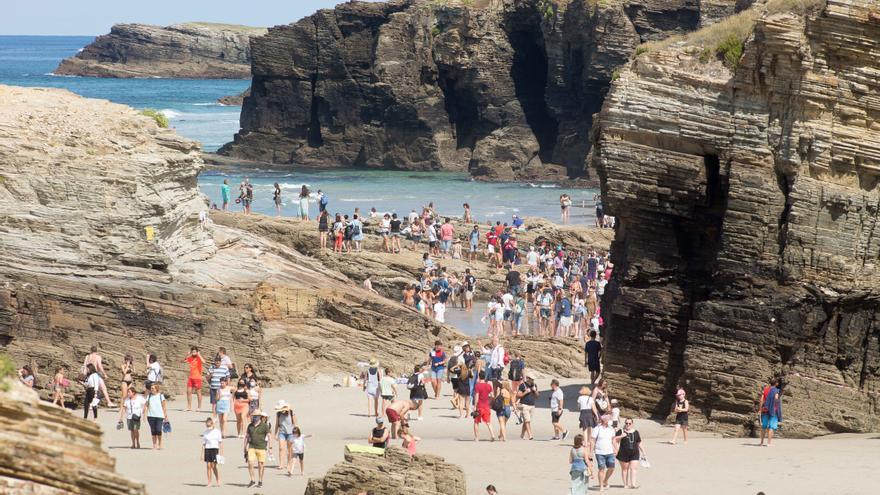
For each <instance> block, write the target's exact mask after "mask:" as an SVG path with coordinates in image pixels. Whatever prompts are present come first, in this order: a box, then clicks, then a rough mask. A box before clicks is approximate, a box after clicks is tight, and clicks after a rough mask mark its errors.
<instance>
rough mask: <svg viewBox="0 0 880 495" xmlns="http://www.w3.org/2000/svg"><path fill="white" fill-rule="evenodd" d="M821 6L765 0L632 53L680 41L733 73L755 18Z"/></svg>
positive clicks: (820, 1) (817, 0)
mask: <svg viewBox="0 0 880 495" xmlns="http://www.w3.org/2000/svg"><path fill="white" fill-rule="evenodd" d="M824 6H825V0H767V1H766V2H764V3H757V4H755V5H753V6H752V7H751V8H749V9H747V10H744V11H742V12H740V13H738V14H735V15H732V16H730V17H728V18H726V19H724V20H722V21H720V22H717V23H715V24H712V25H711V26H707V27H704V28H703V29H699V30H697V31H694V32H693V33H689V34H686V35H675V36H670V37H668V38H666V39H663V40H661V41H649V42H647V43H642V44H641V45H639V47H638V48H636V54H637V55H638V54H641V53H645V52H648V51H652V52H653V51H659V50H662V49H664V48H667V47H669V46H670V45H672V44H675V43H680V42H683V43H684V44H685V45H686V46H694V47H700V48H701V49H702V52H701V53H700V61H701V62H704V63H705V62H709V61H710V60H711V59H712V56H713V55H714V56H716V57H718V58H719V59H721V60H722V61H723V62H724V64H725V65H726V66H727V67H729V68H730V69H731V70H736V67H737V65H739V59H740V58H741V57H742V54H743V50H744V48H745V42H746V40H747V39H748V38H749V36H751V35H752V31H753V30H754V29H755V24H757V22H758V20H759V19H761V18H762V17H764V16H771V15H775V14H782V13H793V14H799V15H803V14H805V13H806V12H808V11H810V10H813V9H815V8H820V7H824Z"/></svg>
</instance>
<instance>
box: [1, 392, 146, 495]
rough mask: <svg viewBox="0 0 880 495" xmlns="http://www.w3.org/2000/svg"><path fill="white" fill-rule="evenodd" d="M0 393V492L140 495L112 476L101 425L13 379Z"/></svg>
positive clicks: (135, 486)
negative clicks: (83, 417) (41, 398)
mask: <svg viewBox="0 0 880 495" xmlns="http://www.w3.org/2000/svg"><path fill="white" fill-rule="evenodd" d="M2 385H3V386H4V387H6V388H7V389H8V390H6V391H0V493H10V494H11V493H27V494H33V495H68V494H70V495H73V494H89V495H118V494H125V495H143V494H145V493H146V492H145V490H144V487H143V485H141V484H139V483H134V482H132V481H129V480H128V479H126V478H123V477H122V476H119V475H117V474H116V471H115V465H116V462H115V460H114V459H113V458H112V457H110V455H109V454H107V452H105V451H104V449H102V448H101V428H100V427H99V426H97V425H96V424H95V423H92V422H89V421H85V420H82V419H77V418H74V417H73V416H71V415H70V414H68V413H67V412H66V411H64V410H63V409H61V408H60V407H56V406H54V405H50V404H49V403H46V402H43V401H40V400H39V398H38V397H37V394H36V393H34V391H33V390H30V389H28V388H26V387H24V386H23V385H19V384H18V383H5V384H2Z"/></svg>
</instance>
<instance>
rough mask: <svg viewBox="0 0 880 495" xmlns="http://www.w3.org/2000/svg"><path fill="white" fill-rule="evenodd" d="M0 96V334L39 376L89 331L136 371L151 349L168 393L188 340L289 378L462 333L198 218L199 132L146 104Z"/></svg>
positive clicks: (294, 255) (396, 360)
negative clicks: (145, 112) (181, 132)
mask: <svg viewBox="0 0 880 495" xmlns="http://www.w3.org/2000/svg"><path fill="white" fill-rule="evenodd" d="M0 107H2V108H0V163H2V164H3V165H2V169H0V178H2V181H0V205H2V208H3V210H4V213H5V215H4V217H3V222H2V229H3V235H2V236H0V252H2V257H0V259H2V263H0V280H2V284H0V346H2V348H3V349H4V350H5V351H6V352H8V353H9V354H10V355H11V356H12V357H13V358H14V359H15V360H16V362H17V363H18V364H19V365H21V364H24V363H31V364H33V365H35V366H36V368H37V369H38V370H39V371H38V374H39V378H40V380H39V381H40V383H46V381H47V380H48V379H49V377H50V374H51V373H52V372H53V371H54V368H55V367H56V366H58V365H65V366H67V367H68V369H70V370H72V371H73V372H74V373H76V372H77V371H78V369H79V367H78V364H77V363H78V362H81V360H82V358H83V357H84V356H85V354H86V353H87V352H88V348H89V347H90V346H92V345H96V344H97V345H98V346H99V348H100V351H101V353H102V354H103V355H104V356H105V363H106V364H105V367H106V368H107V369H109V370H112V369H114V368H116V367H117V366H118V365H119V364H120V363H121V360H122V357H123V356H124V355H125V354H132V355H134V356H135V357H136V363H135V364H136V373H135V375H136V379H137V380H138V381H140V380H141V379H142V378H143V377H144V364H142V363H143V362H144V360H145V356H146V353H148V352H155V353H157V355H158V357H159V360H160V362H162V363H163V364H164V365H165V369H166V377H167V378H168V380H167V381H166V387H167V388H168V390H169V391H170V392H172V393H173V392H175V391H177V390H178V388H179V387H180V386H181V384H183V376H184V373H185V369H184V367H185V364H184V363H182V362H181V360H182V359H183V357H184V356H185V355H186V353H187V351H188V349H189V346H190V345H199V346H201V347H202V349H204V350H205V353H206V355H210V354H211V353H213V352H215V350H216V348H217V347H218V346H220V345H225V346H226V347H227V348H228V349H229V350H230V352H231V354H232V356H233V357H234V358H235V360H236V361H237V362H238V363H242V364H243V363H244V362H252V363H254V364H255V366H256V367H257V368H258V369H261V370H263V371H262V374H263V376H264V377H265V379H266V380H269V381H272V380H285V381H287V380H303V379H306V378H310V377H312V376H314V375H316V374H319V373H334V372H340V371H347V372H350V371H352V370H353V369H356V366H355V364H356V362H357V361H362V360H364V359H368V358H369V357H370V356H371V355H372V354H374V353H375V354H378V357H380V358H381V359H383V360H384V361H385V362H388V363H389V364H394V365H397V366H400V369H403V368H404V367H410V366H412V363H413V362H414V361H415V360H417V359H419V358H421V357H422V354H423V353H424V351H425V349H427V347H428V346H430V343H431V342H432V341H433V339H434V338H437V337H439V338H441V339H444V340H447V339H448V340H457V339H459V338H462V337H461V336H460V335H459V334H457V333H456V332H454V331H452V330H450V329H448V328H443V327H439V326H437V325H435V324H434V323H433V322H431V321H429V320H427V319H425V318H423V317H422V316H420V315H418V314H417V313H415V312H412V311H409V310H406V309H405V308H403V307H402V306H400V305H398V304H396V303H392V302H390V301H388V300H385V299H384V298H381V297H378V296H375V295H371V294H368V293H366V292H364V291H362V290H361V289H359V288H357V287H352V285H354V284H352V283H351V282H350V281H349V280H348V279H347V278H346V277H345V276H343V275H341V274H339V273H338V272H335V271H332V270H328V269H324V268H322V267H321V266H320V264H319V263H315V262H314V260H313V259H311V258H308V257H307V256H305V255H302V254H300V253H298V252H296V251H293V250H291V249H290V248H287V247H284V246H281V245H279V244H276V243H274V242H271V241H268V240H264V239H260V238H257V237H255V236H253V235H245V234H244V233H243V232H241V231H237V230H235V229H227V228H222V227H217V228H214V229H212V230H210V231H208V230H203V229H202V228H201V227H200V226H199V220H198V214H199V212H200V211H202V210H204V209H205V208H206V207H205V204H204V202H203V200H202V199H201V198H200V197H199V194H198V189H197V185H196V173H197V171H198V169H199V167H200V165H201V158H200V155H199V152H198V149H197V145H196V144H195V143H194V142H192V141H189V140H186V139H183V138H180V137H178V136H177V135H176V134H175V133H174V132H173V131H170V130H167V129H160V128H159V127H158V126H157V125H156V123H155V122H154V121H153V120H152V119H149V118H147V117H143V116H140V115H139V114H137V112H135V111H134V110H132V109H130V108H128V107H124V106H121V105H116V104H111V103H108V102H102V101H97V100H85V99H83V98H79V97H76V96H74V95H71V94H69V93H66V92H63V91H55V90H37V89H21V88H10V87H0ZM148 227H149V228H152V231H153V239H152V240H150V239H149V238H148V233H147V231H146V229H147V228H148ZM388 342H394V343H395V345H390V346H389V345H385V344H386V343H388ZM294 363H295V366H293V365H292V364H294ZM281 364H284V365H283V366H281ZM110 376H111V377H113V376H114V374H112V373H111V375H110ZM114 382H115V380H111V381H110V382H108V388H112V389H115V388H116V386H115V383H114ZM73 391H74V392H78V390H73Z"/></svg>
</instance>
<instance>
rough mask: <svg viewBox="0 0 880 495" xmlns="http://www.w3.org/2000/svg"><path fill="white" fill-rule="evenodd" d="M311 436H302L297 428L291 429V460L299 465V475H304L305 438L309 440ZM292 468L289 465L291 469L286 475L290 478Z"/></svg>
mask: <svg viewBox="0 0 880 495" xmlns="http://www.w3.org/2000/svg"><path fill="white" fill-rule="evenodd" d="M310 436H311V435H303V434H302V430H300V429H299V426H294V427H293V441H292V442H291V445H292V446H293V460H294V462H298V463H299V475H300V476H304V475H305V469H306V464H305V459H306V438H309V437H310ZM292 468H293V466H292V465H291V469H289V470H288V471H287V475H288V476H291V475H292V474H293V472H292Z"/></svg>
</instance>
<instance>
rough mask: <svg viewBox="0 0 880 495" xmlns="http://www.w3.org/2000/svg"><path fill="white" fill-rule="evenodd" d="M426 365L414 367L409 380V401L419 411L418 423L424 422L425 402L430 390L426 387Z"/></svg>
mask: <svg viewBox="0 0 880 495" xmlns="http://www.w3.org/2000/svg"><path fill="white" fill-rule="evenodd" d="M424 368H425V367H424V365H422V364H417V365H415V366H413V373H412V375H410V377H409V380H408V381H407V384H406V386H407V388H409V400H410V401H412V403H413V404H415V408H414V409H417V410H418V418H417V419H416V421H421V420H422V412H423V406H424V403H425V400H426V399H427V398H428V389H427V387H425V369H424Z"/></svg>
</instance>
